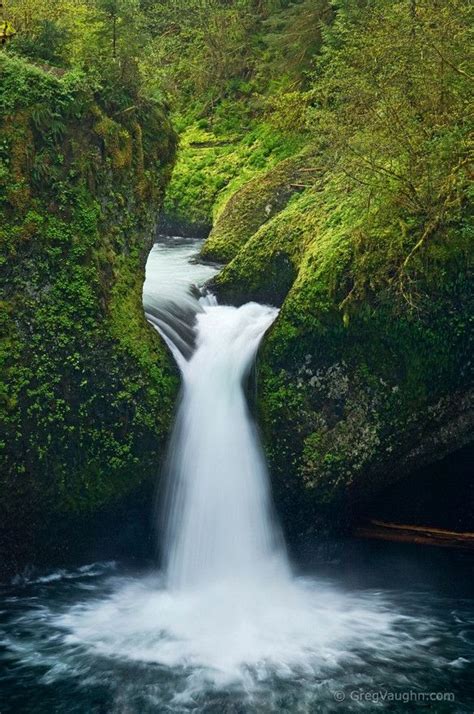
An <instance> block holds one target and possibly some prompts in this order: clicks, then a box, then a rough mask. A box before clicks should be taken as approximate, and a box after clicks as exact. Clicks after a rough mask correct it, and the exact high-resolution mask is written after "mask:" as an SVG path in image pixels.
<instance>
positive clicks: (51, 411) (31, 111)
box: [0, 54, 177, 571]
mask: <svg viewBox="0 0 474 714" xmlns="http://www.w3.org/2000/svg"><path fill="white" fill-rule="evenodd" d="M0 81H1V86H2V92H1V95H0V135H1V141H0V204H1V215H2V219H1V223H0V243H1V269H2V310H1V315H2V317H1V320H2V382H1V395H0V408H1V417H2V423H3V425H4V428H3V435H2V443H1V447H2V470H1V484H0V524H1V525H0V559H1V560H2V562H3V569H4V570H5V571H9V570H11V569H12V568H14V567H16V566H20V565H21V564H24V563H25V562H40V561H41V560H44V559H45V558H49V559H51V560H59V559H64V558H65V557H66V556H67V552H68V550H71V549H73V548H74V547H75V548H76V550H78V549H79V550H80V548H81V546H80V542H81V539H85V540H87V529H88V528H89V527H90V526H91V524H92V523H93V522H94V517H95V515H96V514H98V513H99V512H100V511H101V510H102V511H104V509H105V510H107V509H108V510H109V511H110V510H111V511H113V509H114V508H115V505H117V504H119V503H120V501H121V499H123V497H124V496H125V495H127V494H128V497H129V498H130V499H132V498H133V494H134V493H138V491H139V490H140V489H143V488H147V484H150V483H151V480H152V479H153V477H154V476H155V474H156V471H157V464H158V462H159V459H160V456H161V454H162V447H163V441H164V438H165V435H166V432H167V429H168V426H169V420H170V414H171V410H172V405H173V400H174V395H175V392H176V386H177V377H176V375H175V373H174V370H173V367H172V366H171V364H170V360H169V358H168V356H167V354H166V352H165V350H164V348H163V345H162V343H161V342H160V340H159V338H158V336H157V335H156V333H155V332H154V331H153V330H152V329H150V328H149V327H148V326H147V324H146V322H145V319H144V316H143V310H142V305H141V290H142V284H143V277H144V264H145V259H146V255H147V252H148V250H149V248H150V246H151V243H152V240H153V235H154V227H155V224H156V220H157V214H158V211H159V208H160V206H161V203H162V196H163V190H164V186H165V184H166V183H167V181H168V178H169V174H170V169H171V166H172V163H173V159H174V154H175V144H176V141H175V135H174V132H173V130H172V128H171V125H170V123H169V120H168V118H167V116H166V113H165V111H164V110H163V107H162V106H161V105H159V104H158V103H155V102H153V101H151V100H145V99H143V98H141V97H140V96H138V95H137V96H133V94H130V93H127V92H126V91H125V90H124V91H123V92H122V94H121V96H120V97H119V98H118V99H117V100H116V101H115V100H113V101H111V100H110V97H109V98H107V95H106V91H105V90H103V89H101V88H100V87H97V86H96V87H94V86H93V85H92V86H91V82H90V80H88V79H87V78H86V77H85V76H84V75H82V73H81V72H80V71H77V70H76V71H69V72H67V71H64V70H55V69H50V70H47V69H45V70H43V69H42V68H39V67H37V66H33V65H32V64H29V63H28V62H25V61H23V60H21V59H18V58H16V59H15V58H13V57H8V55H5V54H3V55H2V54H0ZM77 524H81V525H80V526H79V527H78V528H77V529H76V526H77ZM115 527H117V523H115ZM119 530H120V528H119ZM58 533H60V534H61V535H60V536H59V535H57V534H58ZM55 534H56V535H55ZM118 537H119V533H118V532H117V538H118ZM59 538H60V539H61V542H59V541H58V539H59ZM46 541H47V546H45V542H46ZM74 541H76V542H75V543H74Z"/></svg>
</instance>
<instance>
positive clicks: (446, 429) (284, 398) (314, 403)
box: [209, 156, 474, 535]
mask: <svg viewBox="0 0 474 714" xmlns="http://www.w3.org/2000/svg"><path fill="white" fill-rule="evenodd" d="M465 166H466V164H465V162H464V161H463V159H461V160H460V161H459V162H458V164H457V165H456V166H455V168H454V169H453V172H452V174H451V175H450V178H449V181H448V182H447V183H446V193H445V194H443V195H442V196H440V203H441V204H442V205H445V206H447V205H449V208H448V209H447V210H446V211H445V213H444V214H443V221H442V226H441V225H436V226H435V228H434V229H433V232H432V233H430V237H429V240H428V239H427V240H426V241H425V240H421V242H420V239H421V238H422V237H423V236H426V235H427V231H428V227H427V226H426V224H423V223H422V222H421V220H420V218H418V217H415V216H414V215H413V214H411V215H409V213H408V211H406V210H405V209H404V208H403V207H400V208H399V209H398V211H394V210H393V204H392V205H391V207H390V208H391V210H390V213H388V211H387V204H388V202H389V200H390V193H389V192H387V193H385V194H384V193H383V192H380V193H379V195H378V197H377V199H374V200H373V205H372V208H371V211H370V212H369V213H368V212H367V211H366V210H365V209H364V205H363V204H364V200H365V196H364V192H363V191H361V190H360V189H359V188H358V186H357V185H356V184H354V182H352V181H350V180H349V179H348V178H347V176H346V175H345V173H344V172H342V171H337V170H334V169H332V170H331V171H329V170H327V171H326V172H325V173H324V172H321V163H320V161H319V160H318V157H317V156H312V157H310V158H308V159H307V163H306V168H307V170H308V173H309V172H311V171H314V172H315V173H318V175H319V176H320V177H321V178H320V180H319V181H318V182H317V183H316V184H315V186H314V188H312V189H308V190H305V191H304V192H303V193H302V194H298V195H295V196H293V198H292V199H291V200H290V201H289V203H288V204H287V205H286V207H284V208H283V209H282V210H281V211H280V212H278V213H276V215H275V216H273V217H272V218H270V219H269V220H266V217H264V216H263V217H262V212H261V211H260V206H259V201H258V200H257V201H255V200H253V199H254V197H255V195H258V193H259V188H260V187H259V185H258V181H257V182H256V181H255V180H254V181H253V182H252V185H251V188H252V190H251V192H250V191H249V188H250V184H249V185H248V186H247V187H246V188H245V187H244V188H243V189H241V190H240V192H239V193H238V194H236V195H235V196H234V197H232V198H231V199H230V201H229V203H231V204H233V205H239V204H240V203H241V202H242V201H247V205H246V207H245V210H242V211H241V212H240V217H241V220H240V225H239V227H238V229H236V228H235V225H234V224H235V221H236V215H235V212H234V211H233V210H226V208H224V210H223V211H222V212H221V215H220V218H219V220H218V222H217V225H216V227H215V229H214V232H217V231H218V233H219V235H225V234H226V232H228V234H229V236H230V237H231V239H232V237H233V236H234V235H238V236H239V240H238V241H234V242H233V241H232V240H231V242H230V243H229V246H228V250H227V251H224V253H223V254H222V256H220V255H219V254H217V255H216V256H215V257H217V258H219V257H222V258H227V257H228V256H229V254H230V255H232V254H233V255H234V257H233V259H232V260H231V261H230V262H229V263H228V265H227V266H226V267H225V268H224V269H223V271H222V272H221V273H220V274H219V275H218V276H217V278H216V279H215V280H214V287H215V289H216V290H217V291H218V293H219V294H220V295H221V296H222V297H223V299H227V300H230V301H232V302H237V303H239V302H242V301H247V300H249V299H256V300H264V301H267V302H269V303H273V304H278V305H281V304H282V309H281V313H280V316H279V318H278V320H277V322H276V323H275V325H274V326H273V328H272V329H271V331H270V334H269V335H268V337H267V339H266V341H265V344H264V347H263V350H262V353H261V356H260V361H259V385H260V397H259V406H260V417H261V423H262V427H263V429H264V433H265V436H266V444H267V452H268V455H269V458H270V463H271V470H272V473H273V475H274V478H275V488H276V492H277V498H278V501H279V503H280V506H281V512H282V513H283V514H284V518H285V520H286V522H287V526H288V528H289V529H290V530H291V531H292V532H293V533H294V534H299V535H301V534H302V533H308V532H310V531H311V530H312V529H317V528H320V527H323V526H324V527H328V526H331V525H338V526H339V527H344V525H345V523H346V521H347V519H350V517H351V510H352V509H353V508H354V506H356V507H357V506H358V504H359V503H360V502H361V501H363V500H364V499H366V498H370V496H371V495H373V494H375V493H377V492H378V491H379V490H380V489H382V488H384V487H385V486H387V485H388V484H390V483H392V482H393V481H395V480H398V479H400V478H402V477H403V476H405V475H406V474H407V473H410V472H412V471H413V470H414V469H416V468H417V467H419V466H421V465H423V464H426V463H432V462H434V461H436V460H438V459H439V458H441V457H443V456H444V455H445V454H446V453H449V452H450V451H453V450H456V449H457V448H460V447H461V446H463V445H464V444H466V443H469V441H470V440H471V439H472V427H473V421H474V420H473V412H472V393H471V391H470V390H471V389H472V365H471V358H472V339H471V338H472V319H473V318H472V314H473V307H474V304H473V294H472V283H471V281H470V279H469V268H470V260H469V256H470V246H471V243H470V241H471V240H472V236H471V233H470V229H469V225H470V223H469V211H468V176H467V171H466V168H465ZM282 168H283V167H282ZM307 175H308V174H307ZM262 183H263V186H262V190H263V192H265V191H266V187H267V185H268V183H269V179H268V176H265V177H264V178H263V179H262ZM448 194H449V195H448ZM229 208H230V209H231V208H232V205H231V206H230V207H229ZM252 211H253V214H252V215H250V214H251V213H252ZM416 218H418V221H419V222H417V220H416ZM259 224H261V225H260V227H258V226H259ZM216 229H217V231H216ZM209 242H210V244H211V245H212V247H214V242H213V234H211V236H210V239H209Z"/></svg>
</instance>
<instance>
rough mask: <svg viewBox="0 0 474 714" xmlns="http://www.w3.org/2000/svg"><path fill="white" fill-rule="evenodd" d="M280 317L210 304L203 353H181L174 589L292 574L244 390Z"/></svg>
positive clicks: (169, 528)
mask: <svg viewBox="0 0 474 714" xmlns="http://www.w3.org/2000/svg"><path fill="white" fill-rule="evenodd" d="M277 313H278V311H277V310H276V309H275V308H271V307H266V306H262V305H257V304H256V303H248V304H246V305H243V306H242V307H240V308H235V307H228V306H218V305H215V304H214V305H213V304H209V301H207V304H204V305H203V307H202V312H200V313H198V314H197V318H196V344H195V351H194V353H193V354H192V356H191V357H190V359H189V361H186V360H184V359H182V358H181V356H180V355H179V354H178V355H177V359H178V363H179V364H180V368H181V371H182V375H183V394H182V399H181V403H180V406H179V411H178V415H177V419H176V425H175V430H174V434H173V437H172V440H171V445H170V457H169V463H168V469H167V471H168V474H167V478H168V484H169V493H168V497H167V498H166V500H165V519H166V521H165V523H166V526H165V533H166V537H165V552H164V556H165V563H166V571H167V576H168V582H169V585H170V586H171V587H173V588H176V587H189V586H195V585H198V584H200V583H205V584H209V583H210V582H212V581H215V580H219V579H224V578H230V577H238V578H239V579H248V580H251V579H254V580H257V579H260V578H262V577H268V574H269V571H270V570H277V571H278V570H280V572H283V571H285V570H287V567H286V559H285V556H284V554H283V547H282V542H281V538H280V537H279V533H278V531H277V528H276V526H275V525H274V521H273V519H272V517H271V508H270V497H269V486H268V475H267V470H266V465H265V460H264V457H263V454H262V451H261V447H260V443H259V439H258V434H257V431H256V429H255V426H254V424H253V422H252V419H251V416H250V414H249V411H248V408H247V404H246V400H245V395H244V381H245V378H246V377H247V375H248V373H249V371H250V369H251V367H252V365H253V362H254V359H255V356H256V353H257V349H258V346H259V343H260V341H261V339H262V337H263V335H264V333H265V331H266V330H267V328H268V327H269V326H270V325H271V323H272V322H273V320H274V319H275V317H276V315H277ZM175 353H176V350H175Z"/></svg>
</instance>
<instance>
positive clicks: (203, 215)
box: [164, 104, 301, 234]
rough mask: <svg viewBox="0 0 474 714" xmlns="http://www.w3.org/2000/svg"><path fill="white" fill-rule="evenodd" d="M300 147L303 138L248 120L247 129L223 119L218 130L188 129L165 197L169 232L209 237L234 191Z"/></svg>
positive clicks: (208, 128) (217, 126) (230, 113)
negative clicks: (287, 135)
mask: <svg viewBox="0 0 474 714" xmlns="http://www.w3.org/2000/svg"><path fill="white" fill-rule="evenodd" d="M228 112H229V116H234V115H235V114H236V112H238V104H237V105H234V106H233V107H231V108H229V107H228ZM232 112H233V114H232ZM202 124H204V125H205V127H203V126H202ZM300 145H301V137H300V136H298V135H297V136H295V137H293V138H288V137H284V136H282V135H281V134H279V133H278V132H275V131H272V130H271V129H270V127H268V126H266V125H265V124H255V125H252V123H251V122H250V123H249V121H248V119H247V121H246V124H245V125H244V126H242V125H239V123H238V122H237V123H233V124H231V125H230V126H227V124H226V123H225V121H222V120H221V121H220V122H219V121H217V122H216V127H215V128H214V129H213V128H212V127H211V126H209V123H208V122H197V123H196V124H191V125H190V126H187V127H186V128H185V129H184V130H183V132H182V134H181V136H180V147H179V152H178V160H177V162H176V166H175V168H174V171H173V176H172V180H171V182H170V185H169V187H168V189H167V192H166V198H165V204H164V223H165V228H168V229H169V230H181V231H182V232H185V233H201V234H206V233H208V232H209V230H210V228H211V226H212V224H213V222H215V221H216V219H217V217H218V216H219V214H220V211H221V210H224V207H225V205H226V201H227V198H228V197H229V196H231V195H232V194H233V193H234V191H236V190H237V189H238V188H239V187H240V186H242V185H244V184H245V183H246V181H247V180H249V179H250V178H252V177H253V176H255V175H258V174H261V173H262V172H263V171H265V170H266V169H268V168H269V167H271V166H272V165H275V164H276V163H277V162H278V161H279V160H280V159H282V158H285V157H286V156H289V155H291V154H292V153H294V152H295V151H296V150H297V148H298V146H300Z"/></svg>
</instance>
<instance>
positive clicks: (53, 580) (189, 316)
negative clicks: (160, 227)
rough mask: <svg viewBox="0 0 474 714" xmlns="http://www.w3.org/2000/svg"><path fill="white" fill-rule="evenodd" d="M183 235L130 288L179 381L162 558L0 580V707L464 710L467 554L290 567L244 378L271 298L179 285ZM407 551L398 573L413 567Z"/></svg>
mask: <svg viewBox="0 0 474 714" xmlns="http://www.w3.org/2000/svg"><path fill="white" fill-rule="evenodd" d="M197 248H198V244H197V242H196V241H183V240H171V239H169V240H168V241H166V242H164V243H162V244H160V245H157V246H156V247H155V249H154V250H153V251H152V253H151V255H150V259H149V263H148V269H147V282H146V285H145V294H144V304H145V310H146V312H147V315H148V317H149V320H150V321H151V322H152V324H153V325H154V326H155V327H157V328H158V329H159V330H160V331H161V332H162V334H164V336H165V339H166V340H167V342H168V344H169V346H170V348H171V349H172V351H173V354H174V355H175V358H176V360H177V362H178V364H179V367H180V370H181V373H182V378H183V390H182V397H181V400H180V404H179V408H178V413H177V417H176V424H175V429H174V433H173V436H172V439H171V443H170V453H169V458H168V463H167V466H166V472H167V473H166V474H165V480H166V483H167V490H166V492H165V494H164V496H163V499H162V508H161V515H160V529H161V533H162V539H161V540H162V542H163V544H164V545H163V548H164V552H163V556H164V557H163V562H164V570H163V572H161V573H153V572H149V573H137V572H129V571H127V570H126V569H125V568H124V567H123V566H121V565H120V564H116V563H101V564H93V565H86V566H82V567H80V568H78V569H76V570H69V571H57V572H53V573H47V574H44V575H42V576H36V578H32V579H30V580H26V579H24V580H23V581H17V582H16V583H14V584H12V585H11V586H10V587H5V588H4V589H3V593H2V595H3V599H2V605H1V613H0V666H1V673H0V712H1V714H5V713H6V712H20V713H21V712H34V713H35V714H36V712H40V713H42V712H45V713H46V712H48V714H49V712H61V713H62V712H64V713H66V712H68V714H69V713H70V712H84V713H86V712H98V713H99V712H117V714H119V713H120V714H122V713H123V714H125V713H127V714H135V713H136V714H141V713H142V712H145V713H146V712H163V713H164V712H172V713H174V712H176V713H177V712H183V713H184V712H199V713H202V714H204V713H209V714H210V713H211V712H212V713H215V714H224V713H225V712H228V713H234V712H235V713H237V712H238V713H239V714H243V713H247V712H248V713H250V712H262V713H265V712H268V713H270V712H295V713H296V712H301V713H306V712H308V713H309V712H341V714H342V713H343V712H350V711H354V712H358V711H364V712H370V711H374V712H376V711H390V712H393V711H395V712H406V711H414V712H415V711H424V710H426V711H431V712H441V713H442V712H459V713H461V712H463V713H464V712H471V711H472V710H473V709H474V691H473V685H472V679H473V678H472V674H473V668H472V660H473V653H474V600H473V598H472V591H471V588H470V584H469V582H468V581H467V576H466V566H465V564H463V563H462V562H460V563H459V564H458V565H453V570H452V578H454V579H456V578H457V579H458V583H457V585H455V586H453V585H452V584H451V585H450V586H449V587H446V586H443V587H442V586H441V584H439V583H438V584H436V585H435V584H434V583H433V581H432V579H431V578H432V575H425V574H424V573H423V572H421V571H418V570H413V571H412V575H411V577H410V578H409V579H405V580H399V579H397V576H396V574H395V573H393V577H390V575H389V576H388V577H387V574H386V571H382V570H381V571H380V573H378V572H377V566H376V565H375V564H374V567H373V569H372V572H371V574H370V576H367V577H366V576H365V575H364V573H363V572H362V571H361V572H360V573H359V574H358V577H357V579H356V582H354V571H352V572H351V578H352V582H351V579H348V578H347V577H345V576H344V574H343V572H342V566H341V562H339V563H333V565H332V566H330V567H325V569H324V574H323V571H322V569H321V568H319V570H318V573H315V574H314V575H313V576H311V577H309V576H307V575H306V576H305V577H302V576H298V575H296V574H294V573H292V571H291V568H290V565H289V563H288V560H287V556H286V553H285V548H284V544H283V541H282V537H281V534H280V530H279V527H278V524H277V523H276V521H275V518H274V515H273V513H272V505H271V497H270V491H269V479H268V474H267V471H266V465H265V460H264V458H263V454H262V451H261V447H260V443H259V438H258V433H257V430H256V428H255V426H254V424H253V422H252V420H251V418H250V415H249V412H248V409H247V405H246V402H245V397H244V392H243V382H244V380H245V377H246V375H247V374H248V372H249V370H250V369H251V367H252V364H253V361H254V358H255V355H256V352H257V349H258V345H259V342H260V340H261V339H262V337H263V335H264V333H265V331H266V329H268V327H269V326H270V325H271V323H272V322H273V320H274V319H275V317H276V315H277V311H276V310H275V309H274V308H271V307H266V306H261V305H257V304H255V303H249V304H247V305H244V306H242V307H241V308H239V309H236V308H233V307H229V306H219V305H217V304H216V302H215V300H213V299H212V297H211V296H205V297H203V296H200V295H199V293H198V292H197V291H196V290H194V291H193V292H191V291H190V290H189V286H190V285H191V284H197V285H200V284H202V283H203V282H204V281H206V280H207V279H208V278H209V277H210V276H211V275H212V274H213V272H214V270H213V268H210V267H209V266H203V265H200V264H199V263H196V262H193V256H194V254H195V252H196V250H197ZM150 508H151V506H150ZM424 553H426V551H424ZM400 557H401V558H403V557H404V556H403V555H402V556H400ZM406 557H407V560H406V561H404V560H400V559H399V560H398V561H397V568H399V569H400V570H401V571H403V570H404V569H405V570H406V568H407V567H408V564H410V567H413V563H412V562H411V561H409V560H408V556H406ZM423 557H424V556H423V554H422V558H423ZM426 558H427V559H428V558H429V555H427V556H426ZM450 578H451V576H450ZM452 578H451V582H453V580H452ZM407 583H408V585H407ZM423 698H424V701H423ZM394 700H395V701H394Z"/></svg>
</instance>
